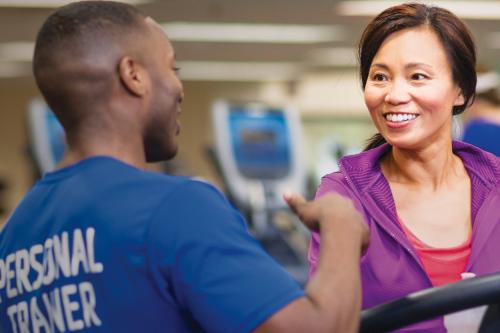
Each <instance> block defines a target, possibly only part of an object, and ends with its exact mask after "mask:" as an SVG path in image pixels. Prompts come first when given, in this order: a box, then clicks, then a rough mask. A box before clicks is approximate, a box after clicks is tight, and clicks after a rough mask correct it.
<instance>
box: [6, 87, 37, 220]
mask: <svg viewBox="0 0 500 333" xmlns="http://www.w3.org/2000/svg"><path fill="white" fill-rule="evenodd" d="M36 95H37V92H36V88H35V85H34V83H33V82H32V81H31V80H29V79H12V80H6V79H3V80H0V178H2V179H4V180H5V181H6V182H7V186H8V188H7V191H6V193H5V194H6V195H5V199H6V202H7V205H8V207H9V208H12V207H14V205H15V204H16V203H17V202H18V201H19V199H20V198H21V197H22V196H23V194H24V193H25V192H26V190H27V189H28V188H29V186H30V184H31V181H32V169H31V168H30V163H29V159H28V155H27V137H26V117H25V116H26V107H27V102H28V101H29V100H30V99H31V98H33V97H34V96H36ZM5 215H6V214H4V216H0V224H2V221H3V220H4V219H5V218H6V216H5Z"/></svg>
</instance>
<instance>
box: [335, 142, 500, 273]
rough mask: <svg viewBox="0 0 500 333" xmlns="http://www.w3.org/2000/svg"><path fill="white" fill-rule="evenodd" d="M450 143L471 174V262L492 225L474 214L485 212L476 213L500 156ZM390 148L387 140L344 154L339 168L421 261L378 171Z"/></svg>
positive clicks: (499, 170)
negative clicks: (405, 232)
mask: <svg viewBox="0 0 500 333" xmlns="http://www.w3.org/2000/svg"><path fill="white" fill-rule="evenodd" d="M452 147H453V152H454V153H455V154H456V155H458V156H459V157H460V158H461V159H462V161H463V163H464V166H465V168H466V169H467V172H468V173H469V176H470V177H471V184H472V205H471V206H472V207H471V208H472V220H473V223H474V226H473V239H472V244H473V251H472V254H471V260H470V263H469V266H470V264H471V263H472V262H473V261H474V258H476V257H477V256H478V254H479V251H480V249H481V248H482V247H483V246H484V244H485V242H486V241H487V239H488V235H489V233H490V232H491V230H492V228H493V227H494V225H495V221H491V223H489V222H488V221H489V220H490V219H481V218H480V220H484V221H479V223H475V220H476V219H475V218H476V217H481V216H482V215H484V214H478V212H479V211H480V208H481V206H483V203H484V202H485V199H486V198H487V197H488V194H489V193H490V192H491V190H495V189H496V190H498V185H499V184H498V182H499V178H500V158H498V157H496V156H495V155H493V154H490V153H487V152H485V151H483V150H481V149H479V148H477V147H475V146H472V145H470V144H467V143H464V142H460V141H453V145H452ZM390 149H391V146H390V145H389V144H387V143H386V144H383V145H381V146H379V147H376V148H374V149H370V150H368V151H365V152H362V153H359V154H356V155H351V156H346V157H344V158H342V159H341V160H340V171H341V172H342V173H343V175H344V176H345V178H346V180H347V182H348V183H349V186H350V187H351V189H352V190H353V191H354V192H355V193H356V196H357V197H358V199H360V200H361V202H362V204H363V205H364V206H365V208H366V209H368V211H369V213H370V214H372V217H374V220H375V221H376V222H377V223H378V224H379V225H380V226H381V227H382V228H383V229H384V230H385V231H386V232H387V233H389V234H390V235H391V236H392V237H393V238H394V239H396V240H397V241H398V242H399V243H400V244H401V245H402V246H403V247H404V248H406V249H407V251H408V252H410V254H411V255H412V256H413V257H414V258H415V259H416V260H417V262H419V263H420V260H419V259H418V256H417V255H416V253H415V251H414V250H413V247H412V246H411V244H410V242H409V241H408V239H407V237H406V236H405V234H404V232H403V231H402V229H401V227H400V226H399V223H398V222H397V213H396V206H395V202H394V198H393V196H392V192H391V189H390V187H389V183H388V182H387V180H386V179H385V177H384V175H383V174H382V172H381V168H380V163H379V161H380V159H381V157H382V156H383V155H384V154H386V153H387V152H389V151H390ZM490 201H491V200H490ZM488 204H489V203H488ZM486 209H488V208H487V207H484V208H483V209H482V211H484V210H486Z"/></svg>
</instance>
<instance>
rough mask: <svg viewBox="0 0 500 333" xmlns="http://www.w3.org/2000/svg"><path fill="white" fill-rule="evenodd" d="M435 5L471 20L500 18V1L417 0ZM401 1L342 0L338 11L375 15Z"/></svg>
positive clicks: (348, 14) (357, 14) (359, 14)
mask: <svg viewBox="0 0 500 333" xmlns="http://www.w3.org/2000/svg"><path fill="white" fill-rule="evenodd" d="M417 2H420V3H425V4H429V5H433V6H438V7H442V8H446V9H448V10H450V11H451V12H453V13H454V14H455V15H457V16H459V17H461V18H464V19H471V20H497V19H500V1H439V0H433V1H417ZM399 4H401V1H342V2H339V3H338V4H337V6H336V9H335V10H336V11H337V12H338V13H339V14H340V15H345V16H370V17H372V16H375V15H378V14H379V13H380V12H382V11H383V10H384V9H387V8H389V7H391V6H394V5H399Z"/></svg>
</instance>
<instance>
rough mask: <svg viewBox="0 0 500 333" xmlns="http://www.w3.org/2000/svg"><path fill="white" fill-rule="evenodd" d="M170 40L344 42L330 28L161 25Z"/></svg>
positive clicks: (340, 32) (340, 31)
mask: <svg viewBox="0 0 500 333" xmlns="http://www.w3.org/2000/svg"><path fill="white" fill-rule="evenodd" d="M162 27H163V29H164V30H165V32H166V33H167V35H168V36H169V38H170V39H171V40H174V41H185V42H227V43H285V44H286V43H288V44H313V43H321V42H332V41H339V40H343V39H344V32H343V29H342V28H341V27H339V26H333V25H332V26H330V25H287V24H240V23H194V22H172V23H165V24H162Z"/></svg>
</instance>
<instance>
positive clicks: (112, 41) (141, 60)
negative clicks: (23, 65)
mask: <svg viewBox="0 0 500 333" xmlns="http://www.w3.org/2000/svg"><path fill="white" fill-rule="evenodd" d="M33 71H34V75H35V79H36V82H37V84H38V87H39V89H40V91H41V92H42V94H43V95H44V97H45V99H46V101H47V103H48V104H49V106H50V107H51V108H52V110H53V111H54V113H55V114H56V115H57V117H58V118H59V120H60V121H61V123H62V125H63V127H64V128H65V130H66V133H67V136H68V141H69V144H70V147H71V145H72V144H73V145H79V144H84V143H82V142H80V141H82V136H88V135H89V134H90V135H94V134H95V135H96V136H99V135H100V134H103V133H102V132H103V131H110V127H111V130H112V131H120V130H122V131H123V130H127V131H130V132H131V133H128V134H130V135H140V136H141V139H142V142H143V144H144V151H145V153H146V159H147V160H148V161H157V160H163V159H168V158H171V157H173V156H174V155H175V153H176V151H177V142H176V136H177V134H178V131H179V124H178V123H177V119H176V118H177V114H178V111H179V110H180V107H179V104H180V102H181V100H182V94H183V93H182V85H181V83H180V81H179V79H178V78H177V76H176V69H175V57H174V51H173V49H172V46H171V44H170V42H169V41H168V39H167V37H166V35H165V34H164V33H163V31H162V30H161V28H160V27H159V26H158V25H157V24H156V23H155V22H154V20H152V19H150V18H146V17H145V16H144V15H143V14H141V13H140V12H139V11H138V10H137V9H136V8H134V7H133V6H130V5H127V4H123V3H118V2H112V1H82V2H77V3H72V4H70V5H67V6H65V7H62V8H61V9H59V10H58V11H56V12H55V13H53V14H52V15H51V16H50V17H49V18H48V19H47V20H46V22H45V23H44V25H43V26H42V28H41V30H40V32H39V34H38V36H37V41H36V45H35V53H34V59H33ZM123 124H126V126H124V125H123ZM131 129H134V130H133V131H132V130H131ZM82 133H85V134H86V135H83V134H82ZM121 134H124V133H121Z"/></svg>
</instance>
